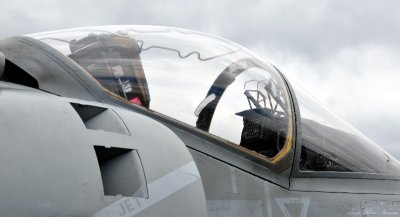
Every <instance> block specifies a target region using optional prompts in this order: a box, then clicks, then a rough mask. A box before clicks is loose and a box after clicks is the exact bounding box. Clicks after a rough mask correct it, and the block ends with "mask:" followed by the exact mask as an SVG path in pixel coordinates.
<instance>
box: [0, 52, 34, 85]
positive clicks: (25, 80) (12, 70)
mask: <svg viewBox="0 0 400 217" xmlns="http://www.w3.org/2000/svg"><path fill="white" fill-rule="evenodd" d="M0 81H6V82H10V83H14V84H19V85H24V86H27V87H32V88H35V89H39V83H38V81H37V80H36V79H35V78H33V77H32V76H31V75H30V74H29V73H28V72H26V71H25V70H23V69H21V68H20V67H18V66H17V65H15V64H14V63H12V62H10V61H9V60H7V59H6V62H5V66H4V72H3V74H2V75H1V77H0Z"/></svg>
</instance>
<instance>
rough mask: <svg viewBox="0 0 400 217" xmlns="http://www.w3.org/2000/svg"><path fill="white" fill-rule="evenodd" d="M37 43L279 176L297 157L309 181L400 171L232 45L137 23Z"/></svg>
mask: <svg viewBox="0 0 400 217" xmlns="http://www.w3.org/2000/svg"><path fill="white" fill-rule="evenodd" d="M31 37H33V38H35V39H38V40H40V41H42V42H44V43H46V44H48V45H50V46H52V47H53V48H55V49H57V50H58V51H60V52H61V53H63V54H64V55H66V56H68V57H69V58H70V59H72V60H73V61H74V62H76V63H77V64H79V65H80V66H81V67H82V68H83V69H85V70H86V71H87V72H89V73H90V74H91V75H92V76H93V77H94V78H95V79H96V80H97V81H98V83H99V84H101V85H102V87H104V88H105V89H106V90H107V91H108V92H109V94H110V95H112V96H114V97H115V98H118V99H119V100H122V101H124V102H125V103H127V104H134V105H137V106H141V107H144V108H146V109H149V110H150V111H155V112H158V113H160V114H162V115H166V116H168V117H170V118H173V119H175V120H176V121H178V122H180V123H182V124H184V125H185V126H188V127H191V128H195V129H198V130H201V131H203V132H205V133H207V134H209V135H210V136H211V137H215V138H218V139H219V140H221V141H223V142H225V143H226V145H227V146H230V147H234V148H236V149H238V150H240V151H241V152H243V153H245V154H247V155H252V156H254V157H255V158H257V159H261V160H262V161H265V162H267V165H270V167H271V168H273V170H274V171H278V172H281V171H283V170H286V169H288V168H290V167H291V166H292V165H291V164H292V162H293V158H294V157H295V153H297V154H296V161H295V162H298V163H297V164H296V165H295V167H296V168H298V170H299V171H300V172H299V174H303V175H304V174H308V173H312V174H315V172H319V174H323V173H324V172H325V173H329V172H330V171H335V172H343V174H347V173H350V172H353V173H374V174H375V173H378V174H379V173H382V174H399V171H400V164H399V162H398V161H397V160H396V159H395V158H393V157H392V156H390V155H389V154H388V153H386V152H385V151H384V150H383V149H381V148H380V147H379V146H377V145H376V144H374V143H373V142H371V141H369V140H368V139H367V138H365V137H364V136H362V135H361V134H360V133H359V132H358V131H356V130H355V129H354V128H352V127H350V126H349V125H348V124H346V123H345V122H344V121H342V120H341V119H340V118H337V117H336V116H335V115H332V114H331V113H330V112H328V111H327V110H326V109H325V108H323V107H321V105H319V104H318V103H316V102H315V100H313V99H312V98H310V97H308V95H307V94H306V93H305V92H304V91H303V90H302V89H301V88H299V87H297V85H294V86H293V87H292V86H291V85H290V84H289V83H288V81H287V79H286V78H285V77H284V76H283V75H282V74H281V72H279V70H278V69H277V68H276V67H274V66H273V65H271V64H269V63H266V62H264V61H261V60H260V58H258V57H256V56H255V55H254V54H252V53H251V52H249V51H248V50H246V49H245V48H243V47H241V46H239V45H237V44H234V43H232V42H228V41H226V40H223V39H220V38H216V37H214V36H210V35H206V34H203V33H199V32H195V31H189V30H182V29H175V28H167V27H136V26H135V27H132V26H112V27H99V28H83V29H74V30H64V31H56V32H50V33H40V34H36V35H31ZM295 146H296V148H295ZM275 167H276V168H275Z"/></svg>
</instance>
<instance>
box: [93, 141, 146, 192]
mask: <svg viewBox="0 0 400 217" xmlns="http://www.w3.org/2000/svg"><path fill="white" fill-rule="evenodd" d="M94 150H95V152H96V156H97V160H98V162H99V166H100V172H101V179H102V182H103V189H104V195H108V196H116V195H122V196H126V197H141V198H148V197H149V195H148V189H147V183H146V178H145V175H144V171H143V166H142V163H141V161H140V157H139V153H138V152H137V150H133V149H125V148H115V147H111V148H106V147H104V146H94Z"/></svg>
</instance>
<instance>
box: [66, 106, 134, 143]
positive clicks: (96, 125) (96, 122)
mask: <svg viewBox="0 0 400 217" xmlns="http://www.w3.org/2000/svg"><path fill="white" fill-rule="evenodd" d="M71 105H72V107H73V108H74V109H75V111H76V112H77V113H78V115H79V117H80V118H81V119H82V121H83V123H84V124H85V126H86V128H87V129H90V130H103V131H106V132H112V133H119V134H123V135H128V136H130V133H129V130H128V128H127V127H126V125H125V123H124V122H123V121H122V120H121V118H120V117H119V116H118V115H117V114H116V113H115V112H114V111H113V110H111V109H107V108H101V107H97V106H91V105H82V104H78V103H71Z"/></svg>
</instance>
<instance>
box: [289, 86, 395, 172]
mask: <svg viewBox="0 0 400 217" xmlns="http://www.w3.org/2000/svg"><path fill="white" fill-rule="evenodd" d="M293 87H294V89H295V93H296V97H297V101H298V103H299V106H300V113H301V128H302V138H303V141H302V147H301V160H300V169H301V170H303V171H337V172H363V173H383V174H390V175H399V174H400V163H399V161H398V160H397V159H395V158H394V157H393V156H391V155H390V154H389V153H387V152H385V151H384V150H383V149H382V148H381V147H379V146H378V145H376V144H375V143H374V142H372V141H371V140H369V139H368V138H367V137H365V136H364V135H362V134H361V133H360V132H358V131H357V130H356V129H354V128H353V127H352V126H350V125H349V124H347V123H346V122H345V121H343V120H342V119H340V118H339V117H337V116H336V115H334V114H333V113H332V112H330V111H329V110H328V109H326V108H325V107H323V106H322V105H321V104H320V103H318V102H317V101H316V100H315V99H313V98H312V97H311V96H310V95H308V94H307V93H306V92H305V91H304V90H303V89H302V88H300V87H299V86H298V85H296V84H293Z"/></svg>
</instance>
